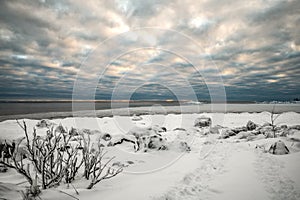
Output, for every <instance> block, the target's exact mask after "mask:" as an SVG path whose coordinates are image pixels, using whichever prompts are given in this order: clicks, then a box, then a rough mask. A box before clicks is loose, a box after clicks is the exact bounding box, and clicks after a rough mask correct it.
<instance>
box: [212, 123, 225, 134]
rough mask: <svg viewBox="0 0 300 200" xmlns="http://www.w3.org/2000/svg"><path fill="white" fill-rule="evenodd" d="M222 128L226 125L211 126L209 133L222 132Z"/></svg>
mask: <svg viewBox="0 0 300 200" xmlns="http://www.w3.org/2000/svg"><path fill="white" fill-rule="evenodd" d="M222 128H224V127H223V126H220V125H216V126H213V127H210V129H209V133H211V134H220V130H221V129H222Z"/></svg>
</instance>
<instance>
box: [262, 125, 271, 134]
mask: <svg viewBox="0 0 300 200" xmlns="http://www.w3.org/2000/svg"><path fill="white" fill-rule="evenodd" d="M272 129H273V128H272V126H262V127H260V128H259V132H260V133H261V134H264V135H269V134H270V133H273V130H272Z"/></svg>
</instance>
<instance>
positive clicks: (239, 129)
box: [231, 126, 247, 134]
mask: <svg viewBox="0 0 300 200" xmlns="http://www.w3.org/2000/svg"><path fill="white" fill-rule="evenodd" d="M231 130H232V131H233V132H235V133H236V134H238V133H239V132H242V131H247V127H246V126H242V127H236V128H233V129H231Z"/></svg>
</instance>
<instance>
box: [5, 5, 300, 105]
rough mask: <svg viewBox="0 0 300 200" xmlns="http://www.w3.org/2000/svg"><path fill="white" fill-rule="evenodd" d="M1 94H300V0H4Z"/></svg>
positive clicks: (258, 97) (253, 97)
mask: <svg viewBox="0 0 300 200" xmlns="http://www.w3.org/2000/svg"><path fill="white" fill-rule="evenodd" d="M0 80H1V81H0V99H7V100H18V99H64V100H65V99H72V98H74V99H97V100H100V99H106V100H109V99H135V100H138V99H139V100H145V99H155V100H156V99H159V100H166V99H177V100H195V99H199V100H211V99H214V100H222V99H223V100H224V99H226V100H238V101H264V100H292V99H294V98H300V81H299V80H300V1H298V0H249V1H244V0H239V1H238V0H222V1H220V0H203V1H200V0H199V1H195V0H183V1H182V0H174V1H170V0H152V1H143V0H131V1H129V0H111V1H105V0H89V1H82V0H51V1H50V0H49V1H47V0H39V1H38V0H30V1H28V0H0Z"/></svg>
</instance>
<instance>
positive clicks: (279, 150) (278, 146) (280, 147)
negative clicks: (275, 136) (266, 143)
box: [269, 140, 290, 155]
mask: <svg viewBox="0 0 300 200" xmlns="http://www.w3.org/2000/svg"><path fill="white" fill-rule="evenodd" d="M289 152H290V151H289V149H288V148H287V146H286V145H285V144H284V142H282V141H281V140H278V141H277V142H275V143H274V144H272V145H271V147H270V149H269V153H271V154H275V155H284V154H288V153H289Z"/></svg>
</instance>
